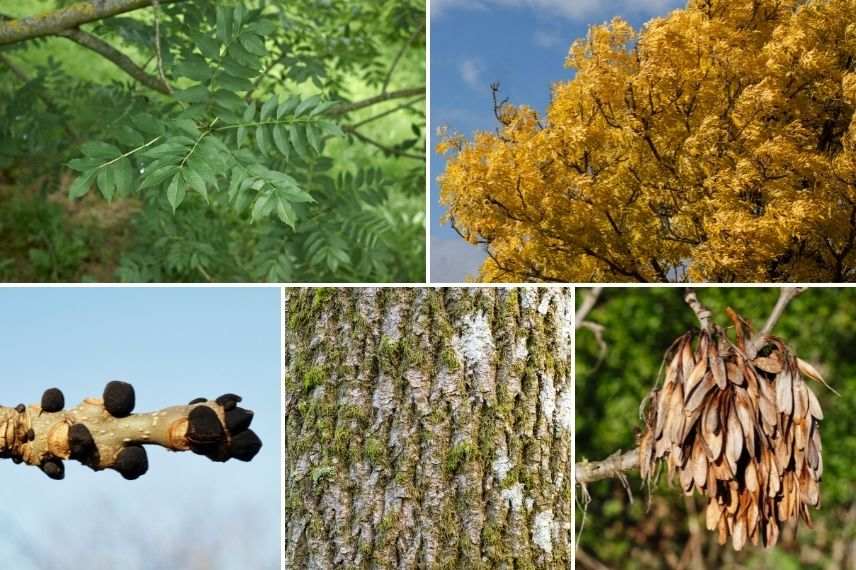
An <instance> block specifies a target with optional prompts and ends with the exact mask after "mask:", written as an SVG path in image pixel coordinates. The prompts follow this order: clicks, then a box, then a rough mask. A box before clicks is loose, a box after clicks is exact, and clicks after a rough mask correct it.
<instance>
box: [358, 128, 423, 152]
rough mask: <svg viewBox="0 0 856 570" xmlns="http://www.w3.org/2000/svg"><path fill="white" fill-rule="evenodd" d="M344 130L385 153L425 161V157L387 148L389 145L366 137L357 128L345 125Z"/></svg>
mask: <svg viewBox="0 0 856 570" xmlns="http://www.w3.org/2000/svg"><path fill="white" fill-rule="evenodd" d="M342 130H343V131H345V132H346V133H348V134H350V135H353V136H354V137H356V138H358V139H359V140H361V141H363V142H364V143H367V144H370V145H372V146H374V147H377V148H379V149H381V150H382V151H383V152H386V153H388V154H393V155H395V156H401V157H404V158H412V159H414V160H425V156H424V155H421V154H413V153H410V152H405V151H403V150H397V149H394V148H392V147H391V146H387V145H385V144H383V143H380V142H378V141H376V140H374V139H372V138H369V137H367V136H366V135H364V134H362V133H361V132H359V131H358V130H356V129H355V128H353V127H351V126H348V125H345V126H344V127H342Z"/></svg>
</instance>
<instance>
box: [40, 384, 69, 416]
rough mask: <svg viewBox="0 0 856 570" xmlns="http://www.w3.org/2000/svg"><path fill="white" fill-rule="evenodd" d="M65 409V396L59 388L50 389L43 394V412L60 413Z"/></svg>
mask: <svg viewBox="0 0 856 570" xmlns="http://www.w3.org/2000/svg"><path fill="white" fill-rule="evenodd" d="M64 407H65V396H63V394H62V390H60V389H59V388H48V389H47V390H45V393H44V394H42V410H44V411H45V412H50V413H53V412H59V411H60V410H62V409H63V408H64Z"/></svg>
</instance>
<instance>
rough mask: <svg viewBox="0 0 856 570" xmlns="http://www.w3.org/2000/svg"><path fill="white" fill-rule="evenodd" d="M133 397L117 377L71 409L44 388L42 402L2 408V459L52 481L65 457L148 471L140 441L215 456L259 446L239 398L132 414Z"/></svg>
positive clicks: (246, 453) (244, 455)
mask: <svg viewBox="0 0 856 570" xmlns="http://www.w3.org/2000/svg"><path fill="white" fill-rule="evenodd" d="M135 399H136V398H135V395H134V389H133V387H132V386H131V385H130V384H127V383H125V382H117V381H114V382H110V383H108V384H107V387H106V388H105V390H104V394H103V397H102V398H86V399H85V400H83V402H81V403H80V404H79V405H78V406H76V407H74V408H70V409H63V408H64V406H65V398H64V397H63V395H62V392H61V391H59V390H58V389H56V388H51V389H49V390H46V391H45V393H44V394H43V395H42V400H41V402H40V403H39V404H31V405H29V406H25V405H24V404H19V405H18V406H16V407H14V408H7V407H4V406H0V458H6V459H12V460H13V461H14V462H15V463H26V464H27V465H34V466H38V467H40V468H41V469H42V471H44V472H45V474H46V475H48V476H49V477H51V478H52V479H62V478H63V477H64V475H65V469H64V466H63V463H62V461H63V460H67V459H73V460H77V461H79V462H81V463H82V464H84V465H87V466H88V467H90V468H92V469H93V470H95V471H101V470H103V469H114V470H116V471H118V472H119V473H120V474H121V475H122V476H123V477H125V478H126V479H136V478H137V477H139V476H141V475H143V474H144V473H145V472H146V471H147V470H148V458H147V456H146V452H145V450H144V449H143V447H142V446H144V445H159V446H161V447H165V448H167V449H169V450H172V451H193V452H194V453H197V454H200V455H205V456H206V457H208V458H209V459H211V460H212V461H228V460H229V459H233V458H234V459H239V460H241V461H250V460H251V459H252V458H253V457H255V455H256V454H257V453H258V451H259V449H261V446H262V443H261V440H259V438H258V436H257V435H256V434H255V433H254V432H253V431H252V430H251V429H249V427H250V423H251V422H252V419H253V412H252V411H250V410H246V409H244V408H241V407H239V406H238V405H237V404H238V402H240V401H241V398H240V396H236V395H234V394H224V395H223V396H220V397H219V398H217V399H216V400H207V399H205V398H197V399H195V400H193V401H191V402H190V403H189V404H187V405H184V406H170V407H168V408H164V409H161V410H157V411H154V412H147V413H140V414H133V413H131V412H132V410H133V408H134V404H135Z"/></svg>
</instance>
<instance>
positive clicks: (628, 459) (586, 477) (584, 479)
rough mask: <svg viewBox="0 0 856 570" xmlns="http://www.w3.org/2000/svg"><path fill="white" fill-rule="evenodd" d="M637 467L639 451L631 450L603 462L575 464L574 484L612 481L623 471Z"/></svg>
mask: <svg viewBox="0 0 856 570" xmlns="http://www.w3.org/2000/svg"><path fill="white" fill-rule="evenodd" d="M638 467H639V450H638V449H633V450H631V451H625V452H624V453H617V454H614V455H611V456H609V457H607V458H606V459H604V460H603V461H593V462H588V461H583V462H580V463H577V464H576V465H575V466H574V468H575V470H576V478H575V480H576V482H577V483H580V484H583V485H586V484H588V483H592V482H594V481H600V480H601V479H613V478H615V477H618V476H619V475H621V474H622V473H624V472H625V471H632V470H633V469H638Z"/></svg>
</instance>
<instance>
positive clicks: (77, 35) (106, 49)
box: [57, 29, 170, 95]
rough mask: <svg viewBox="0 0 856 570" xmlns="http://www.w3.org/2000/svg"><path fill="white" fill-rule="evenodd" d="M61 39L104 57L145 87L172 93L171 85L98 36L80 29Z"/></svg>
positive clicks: (166, 93)
mask: <svg viewBox="0 0 856 570" xmlns="http://www.w3.org/2000/svg"><path fill="white" fill-rule="evenodd" d="M57 35H59V36H61V37H64V38H68V39H70V40H71V41H73V42H74V43H76V44H78V45H80V46H83V47H85V48H87V49H90V50H92V51H94V52H95V53H97V54H99V55H101V56H103V57H104V58H106V59H107V60H109V61H110V62H112V63H113V64H114V65H116V67H118V68H119V69H121V70H122V71H124V72H125V73H127V74H128V75H130V76H131V77H133V78H134V79H136V80H137V81H139V82H140V83H142V84H143V85H145V86H146V87H148V88H150V89H154V90H155V91H158V92H160V93H163V94H165V95H168V94H169V93H170V89H169V85H168V84H167V83H166V82H165V81H164V80H162V79H161V78H160V77H156V76H154V75H150V74H148V73H146V71H145V70H144V69H143V68H142V67H140V66H139V65H137V64H136V63H134V61H133V60H132V59H131V58H130V57H128V56H127V55H125V54H124V53H122V52H121V51H119V50H117V49H116V48H114V47H113V46H111V45H110V44H108V43H107V42H105V41H104V40H102V39H101V38H99V37H98V36H94V35H92V34H90V33H88V32H84V31H82V30H78V29H71V30H66V31H64V32H61V33H59V34H57Z"/></svg>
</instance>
